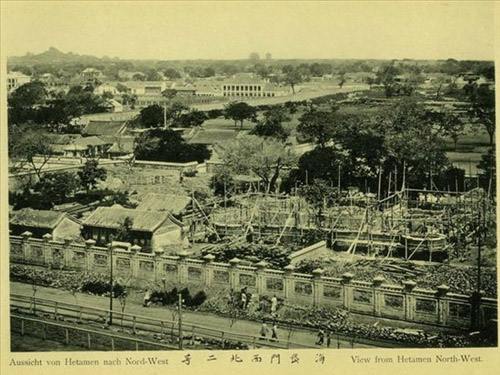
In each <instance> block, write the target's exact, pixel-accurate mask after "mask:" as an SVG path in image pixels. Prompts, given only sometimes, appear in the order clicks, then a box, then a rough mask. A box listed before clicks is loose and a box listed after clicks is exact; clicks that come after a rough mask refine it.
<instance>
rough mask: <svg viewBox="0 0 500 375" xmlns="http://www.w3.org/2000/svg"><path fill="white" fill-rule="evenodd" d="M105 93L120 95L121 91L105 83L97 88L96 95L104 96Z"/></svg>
mask: <svg viewBox="0 0 500 375" xmlns="http://www.w3.org/2000/svg"><path fill="white" fill-rule="evenodd" d="M105 93H109V94H111V95H118V94H119V93H120V91H118V89H117V88H116V87H115V86H112V85H110V84H107V83H103V84H102V85H99V86H97V87H96V88H95V89H94V94H96V95H104V94H105Z"/></svg>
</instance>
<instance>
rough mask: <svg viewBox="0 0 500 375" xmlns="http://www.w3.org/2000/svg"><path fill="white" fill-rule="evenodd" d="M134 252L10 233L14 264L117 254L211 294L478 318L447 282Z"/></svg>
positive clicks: (139, 278) (443, 320)
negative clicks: (243, 292) (428, 284)
mask: <svg viewBox="0 0 500 375" xmlns="http://www.w3.org/2000/svg"><path fill="white" fill-rule="evenodd" d="M130 249H131V250H123V249H118V248H116V249H109V248H103V247H97V246H95V242H94V241H93V240H88V241H87V242H86V243H85V244H78V243H72V242H70V241H66V242H59V241H53V240H52V238H51V236H50V235H46V236H45V237H44V239H35V238H31V234H30V233H29V232H25V233H23V236H10V259H11V262H12V263H25V264H33V265H43V266H46V267H53V268H64V269H80V270H83V271H93V272H105V273H107V272H109V269H110V254H111V251H112V252H113V257H112V258H113V272H114V274H115V275H116V277H117V278H121V277H123V278H130V279H131V280H134V281H135V283H136V284H137V285H144V284H146V283H151V282H158V283H162V282H169V283H175V284H179V285H183V284H184V285H185V284H197V285H199V286H200V288H201V289H204V290H206V291H210V290H214V289H229V288H231V289H233V290H240V289H242V288H244V287H246V288H247V290H248V291H249V292H251V293H256V294H258V295H268V296H272V295H276V296H277V297H279V298H283V299H284V300H285V301H286V302H287V303H291V304H304V305H316V306H336V307H342V308H345V309H347V310H349V311H352V312H354V313H360V314H366V315H371V316H376V317H381V318H389V319H398V320H404V321H408V322H415V323H426V324H434V325H440V326H450V327H459V328H468V327H469V326H470V324H471V320H472V318H471V316H472V315H473V308H474V307H473V305H472V302H471V301H472V300H471V297H469V296H466V295H460V294H455V293H450V292H449V288H448V287H447V286H445V285H441V286H439V287H438V288H437V290H427V289H421V288H418V285H417V284H416V283H414V282H412V281H406V282H405V283H404V284H403V285H392V284H386V283H385V280H384V279H383V278H381V277H376V278H374V279H373V280H372V282H365V281H357V280H355V279H354V277H355V276H354V275H352V274H350V273H346V274H344V275H342V277H341V278H334V277H325V276H324V275H323V270H321V269H316V270H314V271H313V273H312V274H300V273H296V272H294V266H293V265H288V266H286V267H285V268H284V269H283V270H274V269H268V268H266V263H265V262H259V263H257V264H256V266H255V267H252V266H243V265H241V264H240V261H239V260H238V259H236V258H235V259H232V260H231V261H230V262H229V263H218V262H215V261H214V256H213V255H210V254H209V255H206V256H205V257H204V258H203V260H199V259H190V258H188V254H187V253H186V252H181V253H179V254H178V256H168V255H165V254H163V253H161V252H156V253H155V254H146V253H142V252H141V248H140V247H139V246H136V245H135V246H131V247H130ZM479 306H480V307H479V311H480V323H481V324H483V325H485V324H487V323H488V322H489V321H490V320H491V319H496V317H497V301H496V299H493V298H482V299H481V302H480V305H479Z"/></svg>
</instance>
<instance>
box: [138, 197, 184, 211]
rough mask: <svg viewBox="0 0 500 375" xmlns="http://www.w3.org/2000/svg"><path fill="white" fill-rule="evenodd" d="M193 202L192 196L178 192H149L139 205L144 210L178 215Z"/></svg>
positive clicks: (139, 208)
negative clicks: (178, 193) (177, 193)
mask: <svg viewBox="0 0 500 375" xmlns="http://www.w3.org/2000/svg"><path fill="white" fill-rule="evenodd" d="M190 203H191V198H190V197H188V196H183V195H176V194H161V193H148V194H146V195H145V196H144V197H143V198H142V201H141V203H140V204H139V205H138V206H137V209H138V210H143V211H166V212H171V213H172V214H174V215H178V214H179V213H180V212H181V211H182V210H184V209H185V208H186V206H188V205H189V204H190Z"/></svg>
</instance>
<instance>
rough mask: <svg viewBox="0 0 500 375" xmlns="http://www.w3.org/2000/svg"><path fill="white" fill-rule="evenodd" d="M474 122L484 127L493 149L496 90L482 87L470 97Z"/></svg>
mask: <svg viewBox="0 0 500 375" xmlns="http://www.w3.org/2000/svg"><path fill="white" fill-rule="evenodd" d="M470 100H471V102H472V108H471V115H472V117H473V120H475V121H476V122H477V123H479V124H481V125H483V126H484V129H485V130H486V132H487V133H488V136H489V139H490V142H489V144H490V147H493V141H494V138H495V90H494V89H493V90H492V89H490V88H489V87H488V86H480V87H478V88H477V90H475V91H474V92H473V93H471V95H470Z"/></svg>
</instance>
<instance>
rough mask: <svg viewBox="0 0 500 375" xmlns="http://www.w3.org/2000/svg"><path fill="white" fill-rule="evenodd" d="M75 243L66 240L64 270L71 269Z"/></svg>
mask: <svg viewBox="0 0 500 375" xmlns="http://www.w3.org/2000/svg"><path fill="white" fill-rule="evenodd" d="M72 243H73V241H72V240H71V239H69V238H65V239H64V250H63V266H64V268H71V266H72V263H73V252H72V250H71V244H72Z"/></svg>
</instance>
